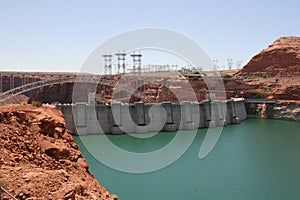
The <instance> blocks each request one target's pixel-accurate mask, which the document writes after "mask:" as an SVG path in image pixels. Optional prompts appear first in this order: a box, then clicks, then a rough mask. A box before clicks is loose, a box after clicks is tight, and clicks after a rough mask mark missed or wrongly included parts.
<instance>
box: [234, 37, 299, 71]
mask: <svg viewBox="0 0 300 200" xmlns="http://www.w3.org/2000/svg"><path fill="white" fill-rule="evenodd" d="M262 73H266V74H270V75H272V76H300V37H292V36H291V37H281V38H279V39H277V40H276V41H275V42H273V43H272V44H271V45H269V46H268V48H266V49H264V50H262V51H261V52H260V53H258V54H257V55H255V56H254V57H253V58H252V59H251V60H250V61H249V63H247V64H246V65H245V66H244V67H243V69H242V70H241V71H240V72H239V74H262Z"/></svg>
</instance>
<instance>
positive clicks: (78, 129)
mask: <svg viewBox="0 0 300 200" xmlns="http://www.w3.org/2000/svg"><path fill="white" fill-rule="evenodd" d="M57 107H58V108H59V109H60V110H61V111H62V113H63V114H64V117H65V121H66V124H67V128H68V129H69V130H71V131H72V132H73V133H74V134H76V135H87V134H122V133H146V132H158V131H167V132H169V131H176V130H193V129H198V128H206V127H215V126H223V125H227V124H236V123H239V122H240V121H243V120H245V119H246V118H247V112H246V107H245V102H244V100H243V99H237V100H226V101H219V100H214V101H202V102H200V103H198V102H180V103H170V102H164V103H159V104H147V103H146V104H144V103H134V104H122V103H112V104H110V105H89V104H86V103H80V102H79V103H76V104H73V105H57Z"/></svg>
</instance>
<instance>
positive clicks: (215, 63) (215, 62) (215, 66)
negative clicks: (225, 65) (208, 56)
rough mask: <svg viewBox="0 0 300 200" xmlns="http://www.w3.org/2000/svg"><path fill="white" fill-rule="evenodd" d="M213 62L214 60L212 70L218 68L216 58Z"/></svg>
mask: <svg viewBox="0 0 300 200" xmlns="http://www.w3.org/2000/svg"><path fill="white" fill-rule="evenodd" d="M213 62H214V66H213V67H214V68H213V70H214V71H216V70H217V69H218V60H217V59H214V60H213Z"/></svg>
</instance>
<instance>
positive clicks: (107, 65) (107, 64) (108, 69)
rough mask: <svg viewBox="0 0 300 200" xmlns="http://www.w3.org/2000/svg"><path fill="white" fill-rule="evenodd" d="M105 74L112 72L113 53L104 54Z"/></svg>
mask: <svg viewBox="0 0 300 200" xmlns="http://www.w3.org/2000/svg"><path fill="white" fill-rule="evenodd" d="M102 56H103V57H104V74H109V75H111V74H112V66H111V65H112V64H111V63H112V55H111V54H104V55H102Z"/></svg>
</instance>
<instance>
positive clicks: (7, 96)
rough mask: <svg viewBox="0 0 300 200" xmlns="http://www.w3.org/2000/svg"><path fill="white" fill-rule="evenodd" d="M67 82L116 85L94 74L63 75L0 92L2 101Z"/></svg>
mask: <svg viewBox="0 0 300 200" xmlns="http://www.w3.org/2000/svg"><path fill="white" fill-rule="evenodd" d="M67 82H81V83H82V82H84V83H94V84H101V85H107V86H112V87H114V86H115V85H116V82H115V81H113V80H106V79H99V78H97V77H94V76H78V77H76V78H73V77H61V78H56V79H49V80H41V81H36V82H32V83H28V84H25V85H21V86H19V87H15V88H13V89H10V90H7V91H5V92H3V93H1V94H0V103H2V102H4V101H6V100H8V99H10V98H12V97H13V96H16V95H19V94H22V93H25V92H28V91H31V90H34V89H38V88H41V87H45V86H48V85H55V84H61V83H67ZM118 85H119V86H120V89H122V90H124V91H126V92H128V93H130V94H132V95H135V96H136V97H138V98H141V99H144V100H145V101H146V102H153V101H152V99H150V98H149V97H147V95H145V94H144V93H142V92H140V91H138V90H136V89H134V88H132V87H130V86H129V85H126V84H121V83H118Z"/></svg>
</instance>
